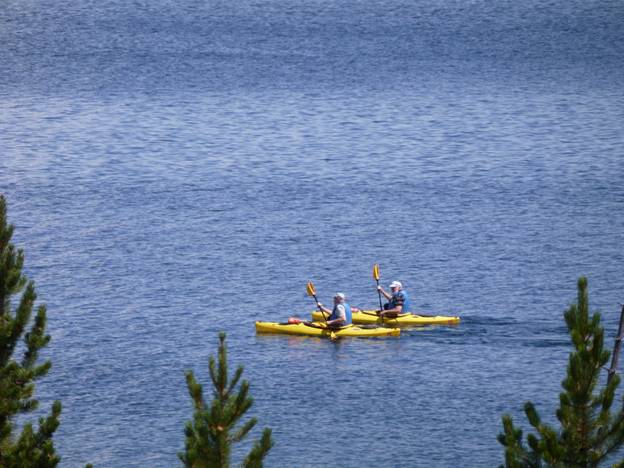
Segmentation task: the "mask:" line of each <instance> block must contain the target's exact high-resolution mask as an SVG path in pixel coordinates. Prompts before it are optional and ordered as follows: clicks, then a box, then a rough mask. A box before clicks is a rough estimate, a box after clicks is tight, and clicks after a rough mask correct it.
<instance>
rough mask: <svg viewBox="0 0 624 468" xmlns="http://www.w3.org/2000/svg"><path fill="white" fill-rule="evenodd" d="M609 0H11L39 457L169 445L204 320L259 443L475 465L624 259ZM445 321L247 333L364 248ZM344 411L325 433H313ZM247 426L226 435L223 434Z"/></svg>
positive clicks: (333, 283)
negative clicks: (238, 371)
mask: <svg viewBox="0 0 624 468" xmlns="http://www.w3.org/2000/svg"><path fill="white" fill-rule="evenodd" d="M623 17H624V4H623V3H622V2H618V1H602V2H598V1H584V2H581V1H578V0H573V1H560V0H555V1H551V2H541V1H533V0H529V1H525V2H502V1H501V2H483V1H474V2H464V1H434V2H422V1H415V2H408V1H405V0H396V1H389V0H383V1H382V0H379V1H372V0H371V1H367V2H364V1H357V0H348V1H342V2H336V1H333V0H327V1H315V0H303V1H298V2H291V1H280V2H278V1H275V0H241V1H239V2H235V3H232V2H220V1H211V2H199V1H193V0H181V1H175V2H172V1H167V0H154V1H151V2H142V1H134V2H121V1H116V0H115V1H112V0H111V1H97V2H94V1H88V0H77V1H72V2H66V1H37V0H34V1H29V2H24V1H16V0H11V1H8V2H5V3H4V6H3V7H2V9H1V11H0V44H2V47H0V64H1V66H0V191H1V192H2V193H4V194H5V195H6V197H7V199H8V202H9V216H10V220H11V221H12V222H13V223H14V224H15V225H16V231H15V236H14V241H15V242H16V243H17V244H18V245H19V246H21V247H24V249H25V250H26V255H27V258H26V270H27V273H28V274H29V276H30V277H32V278H33V279H35V280H36V282H37V288H38V293H39V298H40V300H41V301H43V302H45V303H46V304H47V305H48V311H49V331H50V333H51V335H52V342H51V344H50V346H49V347H48V348H47V350H46V352H45V353H44V354H45V357H48V358H50V359H52V361H53V364H54V366H53V369H52V371H51V372H50V374H49V375H48V376H47V377H46V378H45V379H44V380H43V381H41V382H40V383H39V384H38V386H37V395H38V397H39V398H40V400H41V408H42V412H43V413H45V412H47V411H48V410H49V407H50V405H51V402H52V400H54V399H60V400H61V401H62V402H63V406H64V410H63V415H62V424H61V426H60V427H59V429H58V431H57V433H56V434H55V444H56V446H57V450H58V452H59V454H60V455H61V456H62V457H63V458H62V463H61V466H67V467H73V466H81V465H82V464H84V463H86V462H92V463H94V464H95V465H96V466H101V467H119V466H146V467H147V466H149V467H168V466H176V465H177V464H178V461H177V457H176V453H177V452H178V451H179V450H182V448H183V445H184V436H183V427H184V423H185V421H187V420H189V419H190V418H191V415H192V407H191V403H190V398H189V396H188V394H187V390H186V386H185V382H184V376H183V372H184V370H186V369H192V370H194V372H195V374H196V376H197V377H198V378H199V379H200V380H201V381H203V382H205V383H206V390H207V391H208V390H209V386H208V377H207V373H208V371H207V361H208V357H209V356H210V355H212V354H214V353H215V352H216V346H217V341H218V340H217V333H218V331H220V330H225V331H227V333H228V343H229V351H230V361H231V365H232V367H233V366H234V365H236V364H244V366H245V374H244V375H245V376H246V378H247V379H248V380H249V381H250V382H251V393H252V395H253V396H254V397H255V403H254V406H253V407H252V409H251V411H250V413H251V414H252V415H254V416H257V417H258V419H259V425H258V428H257V429H256V430H254V432H253V437H254V438H257V437H258V436H259V434H260V428H262V427H265V426H269V427H271V428H273V430H274V439H275V441H276V446H275V447H274V449H273V450H272V451H271V452H270V455H269V457H268V459H267V466H279V467H293V466H344V467H355V466H362V465H366V466H406V467H408V466H409V467H411V466H474V467H480V466H492V465H495V464H498V463H500V462H501V461H502V460H503V451H502V449H501V447H500V445H499V444H498V443H497V441H496V435H497V434H498V433H499V432H500V430H501V424H500V417H501V415H502V414H503V413H505V412H510V413H512V414H513V415H514V416H515V417H516V420H517V421H518V422H519V423H520V424H521V425H522V426H523V427H525V428H526V425H527V423H526V419H525V418H524V415H523V413H522V405H523V402H524V401H526V400H532V401H534V402H535V403H536V404H537V405H538V409H539V410H540V411H541V414H542V415H543V417H544V419H546V420H548V421H551V422H553V421H554V420H555V417H554V408H555V406H556V404H557V402H558V393H559V391H560V382H561V379H562V378H563V377H564V374H565V366H566V363H567V355H568V353H569V350H570V346H569V341H568V336H567V332H566V328H565V325H564V322H563V320H562V313H563V311H564V309H565V308H566V307H567V305H568V304H570V303H571V302H573V301H574V300H575V298H576V280H577V278H578V277H579V276H580V275H586V276H588V278H589V284H590V303H591V307H592V309H593V310H600V311H602V313H603V322H604V325H605V326H606V328H607V344H608V345H609V346H611V344H612V343H613V338H614V336H615V332H616V327H617V319H618V317H619V308H620V306H619V303H620V302H624V298H623V297H622V278H624V254H623V250H622V245H623V244H624V183H623V182H622V181H623V180H624V162H623V161H624V160H623V157H624V154H623V152H622V148H624V131H623V124H624V75H623V74H622V65H623V64H624V34H623V33H624V26H622V25H623V23H622V21H621V19H622V18H623ZM374 263H379V264H380V267H381V274H382V282H384V283H385V284H387V283H389V282H390V281H391V280H394V279H398V280H401V281H402V282H403V283H404V285H405V287H406V289H407V290H408V291H409V292H410V294H411V296H412V297H413V302H414V303H415V305H416V307H417V308H418V310H420V311H423V312H426V313H443V314H459V315H461V317H462V319H463V321H462V324H461V325H460V326H458V327H442V328H425V329H421V330H407V331H406V332H404V333H403V335H402V336H401V337H400V338H399V339H387V340H381V339H380V340H363V339H361V340H357V339H356V340H343V341H340V342H337V343H332V342H329V341H324V340H318V339H306V338H297V337H284V336H256V334H255V331H254V325H253V323H254V321H256V320H272V321H281V320H283V319H285V318H287V317H288V316H291V315H295V314H297V315H300V316H302V317H305V316H306V315H307V314H308V313H309V311H310V310H311V309H312V307H313V303H312V301H311V300H310V298H308V297H306V296H305V284H306V282H307V281H308V280H312V281H314V283H315V285H316V288H317V291H318V293H319V295H320V299H321V300H322V301H323V302H325V303H329V302H330V301H331V295H332V294H333V293H334V292H335V291H343V292H346V293H347V295H348V296H349V300H350V302H351V303H352V304H354V305H358V306H360V307H361V306H365V307H373V306H375V304H376V303H377V295H376V293H375V289H374V282H373V280H372V278H371V268H372V265H373V264H374ZM335 439H337V440H338V442H337V443H331V441H332V440H335ZM247 447H248V445H247V446H244V447H242V449H241V450H239V451H238V452H237V453H236V455H237V456H240V455H241V451H244V450H246V449H247Z"/></svg>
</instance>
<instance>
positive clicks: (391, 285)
mask: <svg viewBox="0 0 624 468" xmlns="http://www.w3.org/2000/svg"><path fill="white" fill-rule="evenodd" d="M390 287H391V288H402V287H403V285H402V284H401V283H400V282H399V281H393V282H392V283H390Z"/></svg>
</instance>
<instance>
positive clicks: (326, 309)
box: [318, 302, 332, 315]
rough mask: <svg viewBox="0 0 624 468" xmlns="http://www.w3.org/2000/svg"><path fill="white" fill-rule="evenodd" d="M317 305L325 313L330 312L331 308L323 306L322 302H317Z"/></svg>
mask: <svg viewBox="0 0 624 468" xmlns="http://www.w3.org/2000/svg"><path fill="white" fill-rule="evenodd" d="M318 307H319V309H321V310H322V311H323V312H325V313H326V314H330V315H331V313H332V311H331V310H329V309H328V308H327V307H325V306H324V305H323V304H321V303H320V302H319V303H318Z"/></svg>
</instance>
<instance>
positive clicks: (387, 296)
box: [377, 286, 392, 300]
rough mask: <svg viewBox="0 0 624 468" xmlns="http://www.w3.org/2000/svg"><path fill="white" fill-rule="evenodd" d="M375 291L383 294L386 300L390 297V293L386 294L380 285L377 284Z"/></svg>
mask: <svg viewBox="0 0 624 468" xmlns="http://www.w3.org/2000/svg"><path fill="white" fill-rule="evenodd" d="M377 291H379V292H380V293H381V294H383V297H385V298H386V299H388V300H390V299H392V294H388V293H387V292H386V291H385V290H384V288H383V287H382V286H377Z"/></svg>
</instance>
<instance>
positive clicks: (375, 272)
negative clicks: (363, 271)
mask: <svg viewBox="0 0 624 468" xmlns="http://www.w3.org/2000/svg"><path fill="white" fill-rule="evenodd" d="M373 278H375V281H379V265H377V264H376V263H375V264H374V265H373Z"/></svg>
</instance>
